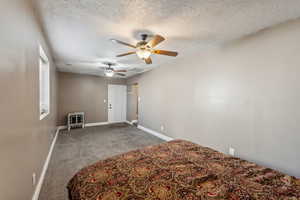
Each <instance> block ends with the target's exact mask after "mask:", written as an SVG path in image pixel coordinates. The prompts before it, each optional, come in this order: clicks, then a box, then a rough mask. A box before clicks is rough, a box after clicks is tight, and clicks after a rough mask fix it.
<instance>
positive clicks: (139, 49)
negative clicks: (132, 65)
mask: <svg viewBox="0 0 300 200" xmlns="http://www.w3.org/2000/svg"><path fill="white" fill-rule="evenodd" d="M141 36H142V40H141V41H140V42H138V43H137V44H136V45H132V44H128V43H126V42H122V41H120V40H116V39H111V41H113V42H116V43H119V44H122V45H126V46H128V47H132V48H134V49H136V51H131V52H128V53H124V54H120V55H117V57H122V56H127V55H131V54H137V56H138V57H139V58H141V59H143V60H144V61H145V62H146V63H147V64H151V63H152V60H151V58H150V55H151V54H160V55H165V56H174V57H175V56H177V55H178V53H177V52H175V51H165V50H156V49H154V47H156V46H157V45H158V44H159V43H161V42H162V41H164V40H165V38H163V37H162V36H160V35H155V36H154V37H153V38H152V39H151V40H150V41H147V38H148V35H147V34H142V35H141Z"/></svg>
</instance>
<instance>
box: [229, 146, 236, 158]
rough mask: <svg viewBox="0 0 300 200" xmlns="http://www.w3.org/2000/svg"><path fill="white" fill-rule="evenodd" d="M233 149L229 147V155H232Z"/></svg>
mask: <svg viewBox="0 0 300 200" xmlns="http://www.w3.org/2000/svg"><path fill="white" fill-rule="evenodd" d="M234 153H235V149H234V148H232V147H229V155H231V156H234Z"/></svg>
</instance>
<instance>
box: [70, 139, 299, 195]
mask: <svg viewBox="0 0 300 200" xmlns="http://www.w3.org/2000/svg"><path fill="white" fill-rule="evenodd" d="M68 190H69V196H70V199H71V200H119V199H120V200H143V199H145V200H177V199H178V200H179V199H186V200H193V199H199V200H200V199H207V200H210V199H232V200H248V199H249V200H250V199H270V200H296V199H299V200H300V180H299V179H296V178H294V177H291V176H288V175H285V174H282V173H280V172H277V171H274V170H272V169H269V168H265V167H262V166H258V165H256V164H254V163H251V162H248V161H245V160H241V159H239V158H234V157H230V156H227V155H225V154H222V153H220V152H217V151H214V150H212V149H210V148H207V147H202V146H199V145H196V144H194V143H191V142H188V141H183V140H174V141H171V142H167V143H163V144H160V145H155V146H149V147H146V148H144V149H139V150H135V151H131V152H128V153H125V154H122V155H117V156H114V157H111V158H109V159H106V160H102V161H99V162H98V163H95V164H93V165H91V166H89V167H86V168H84V169H82V170H81V171H79V172H78V173H77V174H76V175H75V176H74V177H73V178H72V179H71V180H70V182H69V184H68Z"/></svg>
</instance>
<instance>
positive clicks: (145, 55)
mask: <svg viewBox="0 0 300 200" xmlns="http://www.w3.org/2000/svg"><path fill="white" fill-rule="evenodd" d="M136 55H137V56H138V57H139V58H141V59H147V58H149V56H150V55H151V51H149V50H147V49H139V50H138V51H136Z"/></svg>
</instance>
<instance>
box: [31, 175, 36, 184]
mask: <svg viewBox="0 0 300 200" xmlns="http://www.w3.org/2000/svg"><path fill="white" fill-rule="evenodd" d="M35 184H36V174H35V173H33V174H32V185H33V186H35Z"/></svg>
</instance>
